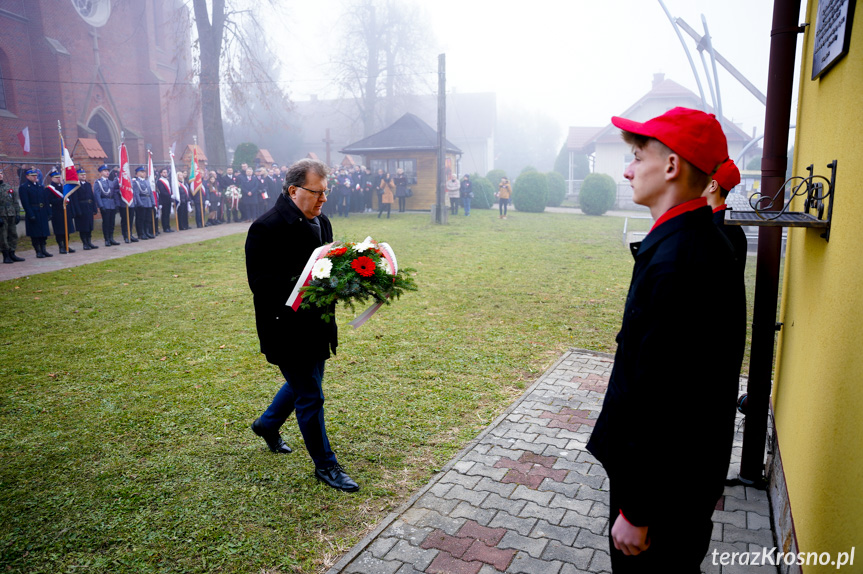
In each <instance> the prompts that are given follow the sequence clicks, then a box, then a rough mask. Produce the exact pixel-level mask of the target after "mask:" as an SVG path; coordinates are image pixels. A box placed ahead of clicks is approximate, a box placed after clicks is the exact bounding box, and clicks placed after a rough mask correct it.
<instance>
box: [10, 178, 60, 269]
mask: <svg viewBox="0 0 863 574" xmlns="http://www.w3.org/2000/svg"><path fill="white" fill-rule="evenodd" d="M38 179H39V172H38V171H36V170H35V169H28V170H27V171H26V172H25V180H24V181H22V182H21V185H20V186H18V196H19V199H20V200H21V207H23V208H24V215H25V217H26V218H27V220H26V222H25V230H26V232H27V237H29V238H30V241H32V242H33V249H35V250H36V257H37V258H39V259H42V258H43V257H53V255H52V254H51V253H48V250H47V249H46V248H45V241H46V240H47V239H48V235H50V234H51V228H50V226H49V225H48V222H49V221H50V220H51V204H50V203H49V198H48V195H49V194H50V193H51V192H50V191H48V190H46V189H45V188H44V187H42V186H41V185H39V182H38Z"/></svg>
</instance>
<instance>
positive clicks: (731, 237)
mask: <svg viewBox="0 0 863 574" xmlns="http://www.w3.org/2000/svg"><path fill="white" fill-rule="evenodd" d="M738 183H740V170H738V169H737V166H736V165H735V164H734V160H732V159H729V160H728V161H726V162H725V163H723V164H722V165H720V166H719V168H718V169H717V170H716V173H715V174H713V179H711V180H710V183H709V184H708V186H707V188H706V189H705V190H704V193H703V196H704V197H705V198H707V205H709V206H710V207H711V209H713V223H715V224H716V227H718V228H719V230H720V231H721V232H722V234H723V235H725V237H726V238H727V239H728V241H729V242H731V246H732V248H733V249H734V257H735V258H736V259H737V263H738V265H739V266H740V272H741V273H743V270H744V269H745V268H746V252H747V250H748V246H747V243H746V234H745V233H743V229H742V228H741V227H740V226H739V225H725V212H726V210H727V209H728V205H727V204H726V203H725V200H726V199H727V198H728V193H729V192H730V191H731V190H732V189H733V188H734V186H736V185H737V184H738Z"/></svg>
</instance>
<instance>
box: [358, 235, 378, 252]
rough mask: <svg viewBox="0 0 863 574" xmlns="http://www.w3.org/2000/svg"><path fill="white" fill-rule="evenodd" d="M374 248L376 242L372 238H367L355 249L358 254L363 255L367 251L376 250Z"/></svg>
mask: <svg viewBox="0 0 863 574" xmlns="http://www.w3.org/2000/svg"><path fill="white" fill-rule="evenodd" d="M374 247H375V242H374V240H372V238H371V237H366V238H365V239H363V242H362V243H357V244H356V245H355V246H354V249H355V250H356V252H357V253H362V252H363V251H365V250H366V249H374Z"/></svg>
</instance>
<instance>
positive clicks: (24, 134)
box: [18, 126, 30, 155]
mask: <svg viewBox="0 0 863 574" xmlns="http://www.w3.org/2000/svg"><path fill="white" fill-rule="evenodd" d="M18 142H19V143H20V144H21V147H22V148H24V155H27V154H28V153H30V126H27V127H25V128H24V129H23V130H21V131H20V132H18Z"/></svg>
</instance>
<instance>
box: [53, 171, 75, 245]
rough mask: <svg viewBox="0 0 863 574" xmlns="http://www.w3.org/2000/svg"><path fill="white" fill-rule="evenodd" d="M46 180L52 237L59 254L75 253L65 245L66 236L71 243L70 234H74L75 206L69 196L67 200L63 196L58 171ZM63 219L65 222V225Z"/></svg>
mask: <svg viewBox="0 0 863 574" xmlns="http://www.w3.org/2000/svg"><path fill="white" fill-rule="evenodd" d="M48 180H49V182H48V185H46V186H45V189H46V190H48V191H49V192H50V193H49V195H48V197H49V198H50V201H51V226H52V227H53V228H54V237H55V238H56V239H57V245H58V246H59V247H60V254H61V255H66V254H67V253H75V250H74V249H72V245H68V246H67V245H66V234H67V233H68V235H69V241H70V243H71V237H72V234H73V233H75V215H77V213H76V211H75V205H76V204H74V203H72V201H71V196H70V197H68V198H66V197H64V196H63V182H61V181H60V172H59V171H56V170H55V171H52V172H51V173H49V174H48ZM72 195H75V194H74V193H73V194H72ZM64 207H65V208H64ZM64 219H65V220H66V221H65V225H64V223H63V220H64Z"/></svg>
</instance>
